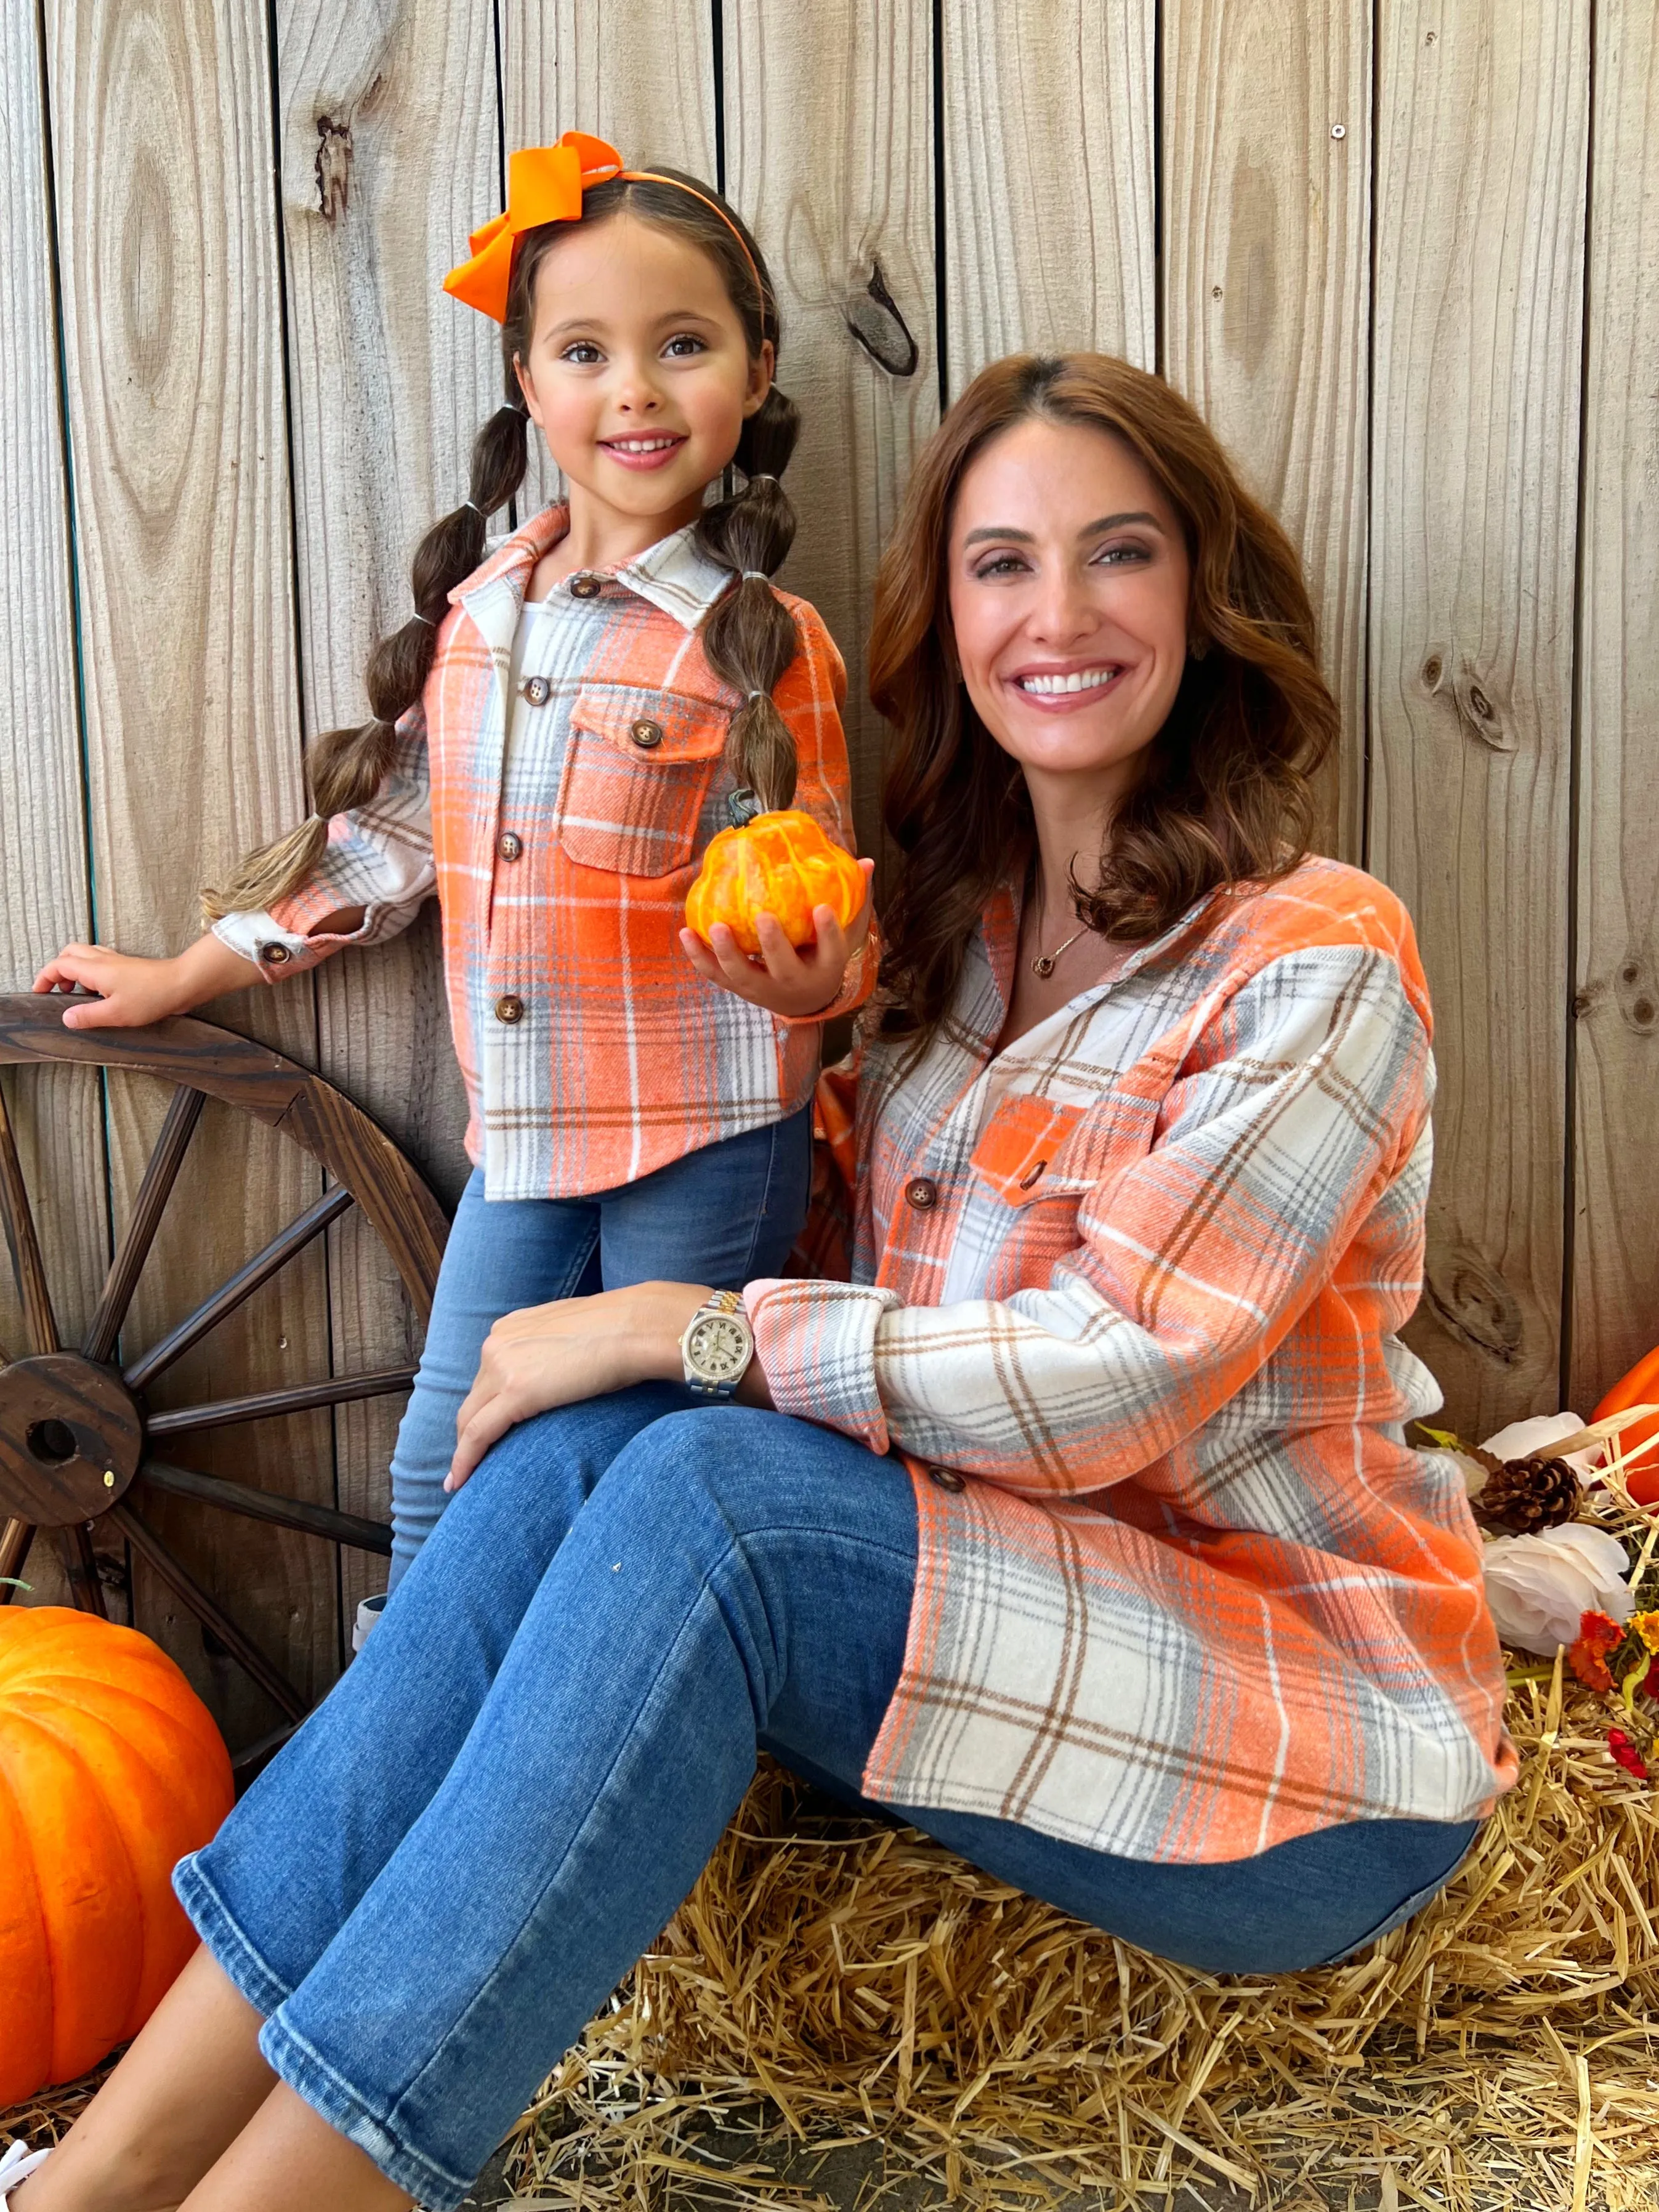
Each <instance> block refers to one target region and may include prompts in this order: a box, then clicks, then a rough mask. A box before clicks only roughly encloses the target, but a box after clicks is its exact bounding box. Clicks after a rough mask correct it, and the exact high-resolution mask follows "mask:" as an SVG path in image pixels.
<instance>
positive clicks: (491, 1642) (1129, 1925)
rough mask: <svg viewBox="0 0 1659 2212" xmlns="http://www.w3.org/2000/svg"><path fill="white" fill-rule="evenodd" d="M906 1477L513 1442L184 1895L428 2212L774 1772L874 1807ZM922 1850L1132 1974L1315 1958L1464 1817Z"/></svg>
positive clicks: (533, 1433)
mask: <svg viewBox="0 0 1659 2212" xmlns="http://www.w3.org/2000/svg"><path fill="white" fill-rule="evenodd" d="M915 1565H916V1522H915V1502H914V1498H913V1495H912V1492H911V1488H910V1481H909V1478H908V1475H907V1474H906V1473H905V1471H904V1469H903V1468H902V1466H901V1465H900V1464H899V1463H898V1462H897V1461H896V1460H892V1459H878V1458H876V1457H875V1456H874V1455H872V1454H871V1453H870V1452H868V1451H866V1449H864V1448H863V1447H862V1446H861V1445H860V1444H857V1443H854V1442H853V1441H852V1440H851V1439H850V1438H848V1437H843V1436H842V1435H840V1434H838V1433H837V1432H836V1431H831V1430H828V1429H821V1428H817V1427H815V1426H813V1425H811V1423H809V1422H805V1421H799V1420H795V1419H791V1418H790V1417H788V1416H787V1415H785V1414H781V1413H761V1412H757V1411H755V1410H752V1409H750V1408H747V1407H734V1406H719V1407H708V1406H703V1407H692V1406H691V1404H690V1399H689V1395H688V1394H687V1393H686V1392H685V1391H684V1390H683V1389H680V1388H679V1387H678V1385H673V1386H671V1385H669V1384H666V1383H652V1384H647V1385H644V1386H641V1388H639V1389H634V1390H627V1391H622V1392H619V1393H618V1394H617V1395H615V1396H612V1397H607V1398H598V1399H594V1400H592V1401H589V1402H588V1403H587V1404H586V1405H581V1406H575V1407H567V1408H565V1409H563V1410H562V1411H561V1412H558V1413H548V1414H544V1415H542V1416H541V1417H540V1418H539V1419H536V1420H532V1421H528V1422H526V1423H525V1424H524V1425H523V1426H522V1427H520V1428H518V1429H515V1430H513V1431H512V1433H511V1434H510V1435H509V1436H507V1437H504V1438H503V1439H502V1441H501V1443H500V1444H498V1445H497V1446H496V1448H495V1450H494V1451H493V1452H491V1453H490V1455H489V1457H488V1458H487V1459H486V1460H485V1461H484V1462H483V1465H482V1467H481V1468H479V1469H478V1472H477V1474H475V1475H474V1477H473V1479H472V1480H471V1482H470V1483H468V1484H467V1485H466V1486H465V1488H464V1489H463V1490H461V1491H460V1492H459V1493H458V1495H457V1497H456V1499H455V1501H454V1503H453V1504H452V1505H451V1507H450V1509H449V1510H448V1511H447V1513H446V1514H445V1516H444V1517H443V1520H442V1521H441V1522H440V1524H439V1526H438V1528H437V1529H436V1530H435V1533H434V1534H433V1537H432V1541H430V1543H428V1545H427V1546H426V1547H424V1549H423V1550H422V1553H421V1554H420V1557H419V1558H418V1559H416V1562H415V1564H414V1565H413V1567H412V1568H411V1569H410V1572H409V1574H408V1576H407V1577H405V1579H404V1583H403V1585H402V1587H401V1588H400V1589H399V1590H398V1594H397V1596H396V1598H395V1599H394V1600H393V1601H392V1603H391V1604H390V1605H389V1606H388V1607H387V1608H386V1617H385V1620H383V1622H382V1623H381V1625H380V1627H379V1628H378V1629H376V1631H375V1632H374V1635H373V1636H372V1637H371V1638H369V1640H368V1644H366V1645H365V1646H364V1649H363V1652H362V1656H361V1657H360V1658H359V1659H358V1660H356V1662H355V1663H354V1664H353V1665H352V1666H351V1667H350V1668H349V1669H348V1671H347V1673H346V1674H345V1676H344V1678H343V1680H342V1681H341V1682H340V1684H339V1686H337V1688H336V1689H335V1691H334V1692H332V1694H331V1696H330V1697H329V1698H328V1699H327V1700H326V1702H325V1704H324V1705H322V1706H321V1707H320V1708H319V1711H317V1712H315V1713H314V1714H313V1716H312V1717H311V1718H310V1719H309V1720H308V1721H307V1723H306V1724H305V1726H304V1727H303V1728H302V1729H301V1730H300V1732H299V1734H298V1735H296V1736H295V1737H294V1739H293V1740H292V1741H291V1742H289V1745H288V1746H287V1747H285V1749H284V1750H283V1752H282V1753H281V1754H280V1756H279V1757H278V1758H277V1759H276V1761H275V1762H274V1763H273V1764H272V1765H270V1767H269V1768H268V1769H267V1770H266V1771H265V1772H264V1774H263V1775H261V1776H260V1778H259V1779H258V1781H257V1782H256V1783H255V1784H254V1785H253V1787H252V1790H250V1791H249V1792H248V1794H247V1796H246V1797H245V1798H244V1799H243V1800H242V1802H241V1803H240V1805H239V1806H238V1807H237V1808H236V1809H235V1810H234V1812H233V1813H232V1814H231V1815H230V1817H229V1819H228V1820H227V1821H226V1822H225V1825H224V1826H223V1827H222V1830H221V1831H220V1832H219V1834H218V1836H217V1837H216V1838H215V1840H214V1841H213V1842H212V1843H211V1844H209V1845H208V1846H207V1848H206V1849H205V1850H202V1851H199V1852H197V1854H196V1855H195V1856H194V1857H191V1858H188V1859H185V1861H184V1862H183V1863H181V1864H180V1866H179V1869H178V1871H177V1873H176V1874H175V1875H174V1883H175V1886H176V1887H177V1889H178V1893H179V1897H180V1898H181V1899H182V1900H183V1902H184V1905H185V1911H187V1912H188V1913H189V1914H190V1917H191V1919H192V1920H193V1921H194V1923H195V1924H196V1926H197V1929H198V1930H199V1932H200V1934H201V1936H202V1937H203V1939H204V1942H206V1943H207V1945H208V1946H209V1948H210V1950H211V1951H212V1953H213V1955H214V1956H215V1958H216V1959H217V1960H218V1962H219V1964H220V1965H221V1966H222V1967H223V1969H224V1971H225V1972H226V1973H227V1974H228V1976H229V1977H230V1978H231V1980H232V1981H233V1982H234V1984H236V1986H237V1988H238V1989H239V1990H241V1992H242V1994H243V1995H244V1996H246V1998H247V1999H248V2001H249V2002H250V2003H252V2005H253V2006H254V2008H256V2010H258V2012H260V2013H262V2014H264V2015H265V2026H264V2031H263V2033H262V2035H261V2038H260V2047H261V2049H262V2050H263V2051H264V2054H265V2057H266V2058H267V2059H268V2060H269V2061H270V2064H271V2065H272V2066H273V2067H275V2069H276V2071H277V2073H278V2074H279V2075H282V2077H283V2079H284V2080H285V2081H288V2082H289V2083H290V2084H291V2085H292V2086H293V2087H294V2088H295V2089H296V2090H297V2091H298V2092H299V2093H300V2095H301V2097H303V2098H304V2099H305V2100H307V2102H308V2103H309V2104H310V2105H312V2106H313V2107H314V2108H315V2109H316V2111H318V2112H320V2113H321V2114H322V2115H323V2117H324V2118H325V2119H326V2120H328V2121H329V2122H330V2123H331V2124H332V2125H333V2126H334V2127H335V2128H336V2129H337V2130H339V2131H340V2132H341V2133H342V2134H343V2135H345V2136H349V2138H350V2140H351V2141H352V2142H355V2143H357V2144H358V2145H360V2146H361V2148H362V2149H363V2150H365V2151H366V2152H367V2153H368V2155H369V2156H370V2158H372V2159H373V2160H375V2162H376V2163H377V2164H378V2165H379V2166H380V2167H381V2168H382V2170H383V2171H384V2172H386V2174H387V2175H389V2176H390V2177H391V2179H392V2180H393V2181H395V2182H397V2183H398V2185H400V2186H401V2187H403V2188H404V2189H406V2190H407V2191H410V2194H411V2195H414V2196H416V2197H419V2198H420V2200H421V2202H422V2203H424V2204H427V2205H428V2206H431V2207H434V2208H435V2212H447V2208H450V2207H453V2206H454V2205H456V2204H458V2203H459V2201H460V2199H461V2198H462V2197H463V2196H464V2195H465V2192H466V2190H467V2188H468V2185H470V2183H471V2181H472V2179H473V2178H474V2177H475V2175H476V2174H477V2172H478V2170H479V2168H480V2167H481V2166H483V2163H484V2161H485V2160H486V2159H487V2158H488V2156H489V2153H490V2151H491V2149H492V2148H493V2147H494V2146H495V2143H496V2142H497V2141H498V2140H499V2139H500V2138H501V2136H502V2135H503V2134H504V2133H505V2132H506V2130H507V2128H508V2127H509V2126H510V2125H511V2124H512V2123H513V2120H514V2119H515V2118H517V2117H518V2115H519V2113H520V2112H521V2111H522V2110H523V2108H524V2106H525V2105H526V2103H527V2102H528V2100H529V2099H530V2097H531V2095H532V2093H533V2092H534V2090H535V2088H536V2086H537V2084H538V2081H540V2080H541V2079H542V2077H543V2076H544V2075H545V2074H546V2073H547V2072H548V2071H549V2070H550V2068H551V2067H552V2065H553V2064H554V2063H555V2061H556V2059H557V2058H558V2057H559V2055H560V2054H561V2052H562V2051H564V2050H565V2049H566V2048H567V2047H568V2045H570V2044H571V2043H573V2042H574V2040H575V2039H576V2038H577V2037H578V2036H579V2035H580V2033H581V2031H582V2028H583V2027H584V2025H585V2023H586V2021H588V2020H589V2019H590V2018H591V2017H592V2015H593V2014H594V2013H595V2012H597V2011H598V2010H599V2008H600V2006H601V2005H602V2004H603V2003H604V2002H605V1998H606V1997H607V1996H608V1995H609V1994H610V1992H611V1990H612V1989H613V1988H614V1987H615V1985H616V1984H617V1982H618V1981H619V1980H620V1979H621V1978H622V1977H623V1975H624V1974H625V1973H626V1972H628V1970H629V1967H630V1966H632V1965H633V1963H634V1962H635V1960H636V1959H637V1958H638V1957H639V1955H640V1954H641V1952H642V1951H643V1950H645V1949H646V1948H647V1947H648V1946H649V1945H650V1944H652V1943H653V1942H655V1940H656V1939H657V1937H658V1936H659V1934H660V1932H661V1930H662V1929H663V1927H664V1925H665V1923H666V1922H667V1921H668V1919H669V1918H670V1917H671V1915H672V1913H673V1911H674V1910H675V1908H676V1907H677V1906H678V1904H679V1903H680V1901H681V1899H683V1898H684V1896H685V1894H686V1893H687V1892H688V1891H689V1890H690V1887H691V1886H692V1884H693V1883H694V1882H695V1881H696V1878H697V1875H698V1873H699V1872H700V1870H701V1869H702V1866H703V1864H704V1862H705V1861H706V1860H707V1859H708V1856H709V1853H710V1852H711V1851H712V1850H713V1849H714V1844H715V1843H716V1842H717V1840H718V1839H719V1837H720V1832H721V1830H722V1829H723V1828H724V1826H726V1821H727V1820H729V1819H730V1817H731V1815H732V1813H733V1812H734V1811H735V1809H736V1808H737V1806H738V1802H739V1800H740V1799H741V1797H742V1796H743V1794H744V1790H745V1789H746V1787H747V1786H748V1784H749V1781H750V1776H751V1775H752V1773H753V1771H754V1767H755V1757H756V1750H757V1746H763V1747H767V1748H769V1749H771V1750H773V1751H775V1753H776V1754H777V1755H778V1756H779V1757H780V1758H781V1759H783V1760H784V1761H786V1763H787V1764H788V1765H791V1766H793V1767H795V1768H797V1769H799V1770H801V1771H805V1772H807V1773H808V1774H810V1775H813V1776H817V1777H819V1778H823V1779H825V1780H826V1781H828V1782H829V1784H831V1785H832V1786H833V1787H835V1788H836V1789H838V1790H840V1791H841V1792H842V1793H843V1794H847V1795H854V1794H855V1793H856V1791H857V1790H858V1786H859V1783H860V1777H861V1775H862V1772H863V1767H864V1760H865V1755H866V1752H867V1751H868V1749H869V1747H870V1745H871V1743H872V1741H874V1738H875V1735H876V1731H877V1729H878V1726H879V1724H880V1723H881V1719H882V1717H883V1715H884V1711H885V1710H886V1708H887V1705H888V1704H889V1702H890V1699H891V1697H892V1693H893V1690H894V1686H895V1684H896V1680H897V1677H898V1673H899V1668H900V1665H901V1662H902V1658H903V1655H904V1645H905V1632H906V1626H907V1623H908V1616H909V1610H910V1598H911V1592H912V1589H913V1586H914V1583H915ZM908 1817H911V1818H914V1820H915V1823H916V1825H917V1826H919V1827H922V1828H925V1829H927V1831H928V1832H931V1833H932V1834H933V1835H935V1836H938V1837H939V1838H942V1839H943V1840H944V1841H945V1843H947V1844H951V1846H952V1847H953V1848H954V1849H955V1850H958V1851H960V1852H962V1853H963V1855H964V1856H965V1857H968V1858H969V1859H972V1860H974V1861H975V1862H976V1863H978V1864H979V1865H981V1866H982V1867H984V1868H986V1869H988V1870H989V1871H990V1872H991V1873H992V1874H994V1875H999V1876H1000V1877H1001V1878H1003V1879H1004V1880H1006V1881H1011V1882H1013V1883H1015V1884H1017V1885H1018V1887H1021V1888H1023V1889H1025V1890H1028V1891H1030V1892H1033V1893H1036V1895H1038V1896H1040V1897H1044V1898H1047V1899H1050V1900H1051V1901H1052V1902H1054V1904H1056V1905H1060V1906H1062V1907H1063V1908H1064V1909H1065V1910H1066V1911H1069V1912H1071V1913H1073V1914H1075V1915H1076V1916H1077V1917H1079V1918H1080V1919H1083V1920H1085V1921H1091V1922H1093V1923H1096V1924H1097V1925H1098V1926H1100V1927H1102V1928H1105V1929H1110V1930H1111V1931H1112V1932H1114V1933H1115V1934H1116V1935H1120V1936H1124V1937H1125V1938H1127V1940H1128V1941H1129V1942H1133V1943H1136V1944H1139V1945H1140V1946H1141V1947H1142V1948H1146V1949H1148V1950H1152V1951H1155V1952H1160V1953H1162V1954H1164V1955H1165V1956H1166V1957H1170V1958H1175V1959H1182V1960H1188V1961H1190V1962H1191V1963H1193V1964H1194V1965H1197V1966H1203V1967H1206V1968H1211V1969H1213V1970H1217V1971H1221V1972H1227V1971H1243V1972H1254V1973H1260V1972H1277V1971H1280V1970H1284V1969H1288V1968H1291V1967H1296V1966H1307V1965H1309V1964H1310V1963H1312V1962H1315V1961H1318V1960H1326V1959H1330V1958H1333V1957H1335V1956H1338V1955H1340V1954H1342V1953H1344V1952H1346V1951H1348V1950H1350V1949H1352V1948H1353V1947H1355V1946H1356V1945H1358V1944H1360V1943H1363V1942H1366V1941H1367V1940H1368V1939H1369V1938H1370V1936H1373V1935H1376V1934H1380V1933H1381V1932H1382V1931H1383V1929H1387V1928H1389V1927H1391V1926H1393V1925H1394V1924H1395V1923H1396V1922H1397V1921H1399V1920H1400V1919H1402V1918H1403V1917H1405V1916H1406V1915H1407V1913H1409V1912H1410V1911H1413V1909H1414V1908H1415V1907H1416V1906H1417V1905H1419V1904H1421V1903H1422V1902H1423V1901H1424V1900H1425V1899H1426V1898H1427V1897H1429V1896H1431V1895H1432V1894H1433V1893H1434V1892H1435V1891H1436V1890H1437V1889H1438V1888H1439V1887H1440V1886H1441V1885H1442V1883H1443V1881H1445V1880H1446V1878H1447V1876H1448V1875H1449V1874H1450V1872H1451V1871H1452V1869H1453V1868H1454V1867H1455V1865H1456V1863H1457V1862H1458V1860H1459V1859H1460V1858H1461V1857H1462V1854H1463V1852H1464V1850H1465V1849H1466V1848H1467V1846H1468V1842H1469V1838H1470V1837H1471V1836H1472V1834H1473V1833H1474V1829H1473V1826H1470V1825H1468V1824H1463V1825H1459V1826H1441V1825H1439V1824H1436V1823H1431V1822H1426V1821H1411V1820H1390V1821H1376V1822H1369V1823H1362V1824H1356V1825H1354V1826H1347V1827H1339V1828H1327V1829H1325V1830H1323V1831H1322V1832H1320V1833H1318V1834H1316V1835H1310V1836H1304V1837H1301V1838H1297V1840H1295V1841H1293V1842H1291V1843H1287V1844H1279V1846H1278V1847H1277V1848H1276V1849H1274V1850H1270V1851H1267V1852H1265V1853H1263V1854H1262V1855H1261V1857H1258V1858H1255V1859H1246V1860H1241V1861H1238V1862H1236V1863H1229V1864H1225V1865H1212V1866H1154V1865H1148V1864H1145V1863H1137V1862H1133V1861H1131V1860H1127V1859H1119V1858H1112V1857H1107V1856H1106V1855H1105V1854H1103V1853H1101V1852H1096V1851H1090V1850H1084V1849H1082V1848H1080V1847H1079V1846H1078V1845H1075V1844H1062V1843H1057V1842H1055V1841H1054V1840H1053V1839H1052V1838H1048V1837H1046V1836H1042V1835H1039V1834H1037V1833H1036V1832H1034V1831H1032V1830H1030V1829H1025V1828H1021V1827H1018V1826H1013V1825H1012V1824H1009V1823H1006V1822H1001V1821H998V1820H987V1819H983V1818H980V1817H977V1816H971V1815H963V1814H947V1813H933V1812H919V1813H915V1814H912V1815H909V1816H908Z"/></svg>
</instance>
